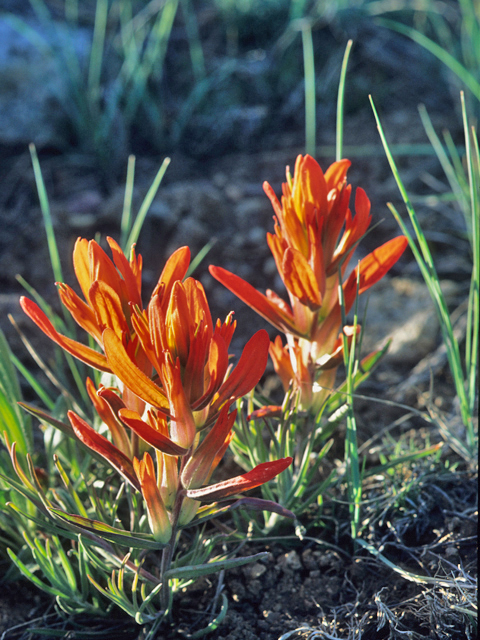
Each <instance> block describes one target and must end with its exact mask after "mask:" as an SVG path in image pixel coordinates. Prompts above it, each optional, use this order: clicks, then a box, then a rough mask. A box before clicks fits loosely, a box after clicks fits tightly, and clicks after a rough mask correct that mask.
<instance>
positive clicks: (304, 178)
mask: <svg viewBox="0 0 480 640" xmlns="http://www.w3.org/2000/svg"><path fill="white" fill-rule="evenodd" d="M350 164H351V163H350V161H349V160H346V159H343V160H340V161H338V162H335V163H333V164H332V165H331V166H330V167H329V168H328V169H327V171H326V172H325V173H324V172H323V171H322V169H321V167H320V165H319V164H318V163H317V162H316V160H314V158H312V157H311V156H309V155H306V156H298V158H297V161H296V163H295V170H294V175H293V176H292V175H291V173H290V170H289V168H288V167H287V182H285V183H284V184H283V195H282V200H281V202H279V200H278V198H277V197H276V195H275V193H274V191H273V189H272V187H271V186H270V185H269V184H268V183H264V190H265V192H266V194H267V196H268V198H269V199H270V201H271V203H272V205H273V209H274V212H275V215H274V233H273V234H272V233H267V242H268V246H269V248H270V250H271V252H272V255H273V257H274V259H275V264H276V267H277V270H278V273H279V275H280V277H281V279H282V282H283V284H284V285H285V289H286V291H287V294H288V299H289V303H290V304H288V303H287V302H285V300H284V299H283V298H281V297H280V296H279V295H278V294H276V293H275V292H274V291H271V290H267V292H266V295H264V294H263V293H261V292H259V291H258V290H256V289H255V288H254V287H253V286H252V285H250V284H249V283H248V282H245V281H244V280H242V278H240V277H239V276H237V275H235V274H233V273H230V272H228V271H226V270H225V269H222V268H221V267H216V266H211V267H210V273H211V274H212V275H213V276H214V277H215V278H216V279H217V280H218V281H219V282H221V283H222V284H223V285H225V286H226V287H227V288H228V289H229V290H230V291H232V292H233V293H234V294H235V295H237V296H238V297H239V298H240V299H241V300H242V301H243V302H245V303H246V304H248V305H249V306H250V307H252V309H254V311H256V312H257V313H258V314H260V315H261V316H262V317H263V318H265V320H267V321H268V322H270V324H272V325H273V326H274V327H275V328H276V329H278V330H279V331H281V332H282V333H283V334H285V337H286V344H283V342H282V338H281V337H280V336H277V337H276V338H275V340H274V341H273V342H271V343H270V347H269V353H270V357H271V359H272V361H273V366H274V368H275V371H276V373H277V374H278V376H279V377H280V380H281V382H282V385H283V388H284V390H285V394H286V395H285V402H284V403H283V407H280V406H269V407H261V408H260V409H258V410H256V411H254V412H252V414H251V415H250V422H249V424H248V425H247V424H246V423H245V422H243V423H242V421H239V425H238V428H237V430H236V436H235V438H234V441H233V443H232V444H233V447H234V450H235V452H236V454H237V460H238V461H239V463H240V464H241V465H242V466H244V467H245V468H252V467H253V466H255V464H258V462H259V461H262V462H264V461H265V460H266V459H269V458H270V457H271V456H272V454H273V453H274V452H277V453H278V452H279V451H282V452H283V453H285V455H291V456H293V458H294V461H295V462H294V465H293V466H292V467H291V468H290V472H288V471H287V473H286V474H284V476H283V478H282V480H281V481H280V482H279V483H278V485H277V491H278V493H276V494H272V493H271V490H269V489H267V492H268V493H269V495H270V497H273V495H275V500H278V502H279V503H280V504H282V505H283V506H285V507H287V508H289V509H292V511H294V512H295V514H296V515H300V513H301V512H302V511H303V510H305V509H306V508H308V507H309V505H311V504H312V502H315V500H316V498H317V497H318V496H319V495H321V493H322V491H323V488H324V485H322V483H318V482H317V483H315V485H314V488H313V491H312V490H311V488H310V485H311V483H312V480H313V479H314V477H315V470H316V468H317V467H318V465H319V464H320V462H321V460H322V458H323V456H324V455H325V454H326V452H327V450H328V447H329V445H328V444H327V445H326V444H325V443H326V441H327V438H328V436H329V435H330V434H331V433H332V429H333V428H334V422H335V421H334V420H331V419H330V422H328V421H326V420H322V415H323V413H324V412H326V414H327V415H330V416H331V415H332V414H334V412H335V411H336V410H338V409H339V408H340V407H341V406H342V405H343V406H346V405H345V402H346V400H345V397H346V391H347V388H346V385H345V384H344V385H343V387H342V386H341V387H340V388H339V389H337V390H336V392H335V393H334V388H335V380H336V374H337V369H338V367H339V365H340V364H341V363H343V362H344V361H345V362H347V360H348V357H349V351H350V350H351V349H352V346H353V347H354V345H355V341H356V339H357V334H358V333H359V332H360V325H359V324H358V323H357V321H356V319H355V322H354V324H353V325H348V324H346V315H347V314H348V313H349V312H350V310H351V309H352V307H353V306H354V303H355V301H356V299H357V298H358V296H359V295H361V294H362V293H364V292H365V291H367V290H368V289H369V288H370V287H371V286H372V285H374V284H375V283H376V282H378V281H379V280H380V279H381V278H382V277H383V276H384V275H385V274H386V273H387V272H388V271H389V269H390V268H391V267H392V266H393V265H394V264H395V263H396V262H397V260H398V259H399V258H400V256H401V255H402V253H403V252H404V250H405V248H406V246H407V239H406V238H405V236H403V235H401V236H398V237H397V238H394V239H393V240H390V241H388V242H386V243H385V244H383V245H382V246H380V247H378V248H377V249H375V250H374V251H373V252H372V253H370V254H368V255H367V256H366V257H365V258H363V259H362V260H361V261H360V262H359V263H358V265H357V266H356V267H355V268H354V269H351V270H350V273H348V272H347V269H348V266H349V262H350V260H351V258H352V256H353V254H354V251H355V249H356V247H357V245H358V244H359V242H360V241H361V239H362V238H363V237H364V236H365V234H366V233H367V232H368V229H369V225H370V222H371V215H370V201H369V199H368V197H367V195H366V193H365V191H364V190H363V189H361V188H358V189H357V191H356V195H355V214H353V213H352V211H351V209H350V197H351V190H352V188H351V185H349V184H348V183H347V177H346V176H347V171H348V168H349V167H350ZM352 343H353V345H352ZM353 351H354V348H353ZM381 355H382V352H381V351H379V352H376V353H372V354H370V355H369V356H367V357H366V358H364V360H363V361H362V362H361V363H360V366H357V368H356V371H355V372H352V373H353V379H354V386H356V385H357V384H358V383H359V382H361V381H362V380H363V379H364V378H365V376H366V375H368V372H369V371H370V370H371V368H372V367H373V365H374V364H375V363H376V362H377V361H378V359H379V358H380V357H381ZM278 417H280V421H279V423H278V425H279V426H278V428H277V429H275V427H273V426H272V424H271V422H272V421H273V420H276V419H278ZM258 419H261V420H265V421H267V422H269V423H270V424H269V425H268V427H269V433H270V434H271V441H270V446H269V447H266V446H264V445H263V441H262V442H261V441H260V439H259V438H256V437H255V436H253V435H252V434H254V433H255V432H256V431H257V430H258V427H255V424H254V421H255V420H258ZM285 425H288V428H286V427H285ZM319 449H321V451H320V453H318V450H319ZM312 456H314V457H316V463H314V464H313V465H312ZM275 522H276V517H275V516H274V517H273V518H272V519H271V520H270V524H269V525H267V527H266V529H267V531H268V530H270V528H271V526H273V524H274V523H275Z"/></svg>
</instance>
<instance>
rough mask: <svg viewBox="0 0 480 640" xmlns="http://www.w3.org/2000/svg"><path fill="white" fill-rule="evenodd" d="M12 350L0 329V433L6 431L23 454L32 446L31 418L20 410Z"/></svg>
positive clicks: (19, 394) (18, 387)
mask: <svg viewBox="0 0 480 640" xmlns="http://www.w3.org/2000/svg"><path fill="white" fill-rule="evenodd" d="M12 357H13V356H12V352H11V351H10V347H9V346H8V343H7V341H6V339H5V336H4V335H3V332H2V331H0V435H1V434H3V432H6V433H7V437H8V439H9V441H10V442H16V443H17V449H18V451H19V452H20V453H22V454H23V455H25V454H26V453H27V452H28V451H31V449H32V447H33V433H32V425H31V420H30V418H29V417H28V418H27V416H26V415H25V414H24V413H23V412H22V411H21V410H20V408H19V406H18V402H20V401H21V400H22V394H21V391H20V385H19V384H18V378H17V375H16V372H15V369H14V366H13V363H12Z"/></svg>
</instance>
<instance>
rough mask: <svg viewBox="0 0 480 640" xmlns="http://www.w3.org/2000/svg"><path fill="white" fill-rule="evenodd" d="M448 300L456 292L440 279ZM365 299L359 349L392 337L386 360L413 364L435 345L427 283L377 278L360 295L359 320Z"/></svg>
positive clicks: (434, 321)
mask: <svg viewBox="0 0 480 640" xmlns="http://www.w3.org/2000/svg"><path fill="white" fill-rule="evenodd" d="M442 290H443V291H444V294H445V295H446V297H447V303H448V301H452V299H454V298H455V297H456V295H457V293H458V286H457V285H456V284H455V283H454V282H451V281H445V282H443V283H442ZM367 301H368V308H367V320H366V323H365V326H364V329H365V333H364V336H363V342H362V353H363V354H367V353H369V352H370V351H373V350H374V349H379V348H381V347H382V346H383V345H384V344H385V341H386V340H387V339H388V338H391V339H392V344H391V346H390V349H389V351H388V353H387V355H386V356H385V357H386V359H387V360H388V361H390V362H398V363H401V364H404V365H414V364H416V363H417V362H419V360H421V359H422V358H423V357H425V356H426V355H427V354H428V353H430V352H431V351H433V349H435V347H436V346H437V340H438V333H439V322H438V318H437V314H436V311H435V307H434V304H433V302H432V300H431V298H430V294H429V292H428V289H427V286H426V285H425V284H424V283H423V282H419V281H417V280H411V279H409V278H389V277H388V276H387V277H385V278H383V279H382V280H381V281H380V282H378V283H377V284H376V285H375V286H374V287H373V288H372V290H371V292H369V293H366V294H364V295H363V296H361V298H360V304H359V308H360V311H359V321H360V322H362V319H363V313H364V309H365V305H366V304H367Z"/></svg>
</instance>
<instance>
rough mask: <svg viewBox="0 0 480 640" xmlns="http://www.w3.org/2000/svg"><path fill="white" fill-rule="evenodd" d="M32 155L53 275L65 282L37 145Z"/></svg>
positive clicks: (31, 150) (32, 148)
mask: <svg viewBox="0 0 480 640" xmlns="http://www.w3.org/2000/svg"><path fill="white" fill-rule="evenodd" d="M28 148H29V150H30V156H31V158H32V165H33V173H34V175H35V183H36V185H37V191H38V199H39V200H40V208H41V210H42V216H43V224H44V227H45V232H46V234H47V243H48V251H49V254H50V262H51V264H52V269H53V275H54V277H55V280H56V282H63V274H62V266H61V263H60V255H59V253H58V247H57V241H56V239H55V232H54V230H53V223H52V216H51V213H50V205H49V203H48V196H47V190H46V189H45V183H44V181H43V176H42V170H41V169H40V163H39V161H38V155H37V150H36V148H35V145H34V144H33V143H31V144H30V145H29V147H28Z"/></svg>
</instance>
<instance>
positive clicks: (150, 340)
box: [21, 238, 292, 544]
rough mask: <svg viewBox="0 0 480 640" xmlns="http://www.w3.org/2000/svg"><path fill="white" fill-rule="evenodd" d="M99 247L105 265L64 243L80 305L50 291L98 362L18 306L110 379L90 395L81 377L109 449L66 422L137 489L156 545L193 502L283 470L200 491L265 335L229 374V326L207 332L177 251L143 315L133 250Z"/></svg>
mask: <svg viewBox="0 0 480 640" xmlns="http://www.w3.org/2000/svg"><path fill="white" fill-rule="evenodd" d="M108 243H109V245H110V248H111V250H112V255H113V261H112V260H110V258H108V256H107V255H106V253H105V252H104V251H103V249H101V248H100V246H99V245H98V244H97V243H96V242H95V241H90V242H87V241H86V240H84V239H79V240H78V241H77V243H76V245H75V249H74V254H73V259H74V267H75V273H76V275H77V279H78V282H79V285H80V288H81V290H82V292H83V295H84V298H85V301H84V300H82V299H81V298H80V296H78V295H77V294H76V293H75V292H74V291H73V289H71V288H70V287H69V286H68V285H65V284H59V285H58V286H59V294H60V298H61V300H62V302H63V304H64V305H65V306H66V308H67V309H68V310H69V311H70V313H71V315H72V317H73V318H74V319H75V321H76V322H77V323H78V324H79V325H80V326H81V327H82V328H83V329H84V330H85V331H87V332H88V333H89V334H90V335H91V336H92V337H93V338H94V339H95V340H96V342H97V343H98V345H99V346H100V348H101V349H102V351H103V353H99V352H97V351H95V350H94V349H92V348H90V347H86V346H85V345H83V344H82V343H80V342H77V341H75V340H72V339H71V338H69V337H68V336H64V335H62V334H60V333H59V332H58V331H57V330H56V329H55V327H54V326H53V324H52V322H51V321H50V320H49V319H48V317H47V316H46V314H45V313H44V312H43V311H42V310H41V309H40V307H38V305H36V304H35V303H33V302H32V301H30V300H28V299H27V298H22V300H21V305H22V308H23V309H24V311H25V312H26V313H27V315H29V316H30V318H31V319H32V320H33V321H34V322H35V323H36V324H37V325H38V326H39V327H40V328H41V329H42V331H44V333H46V334H47V335H48V337H49V338H51V339H52V340H54V341H55V342H56V343H57V344H58V345H60V346H61V347H62V348H63V349H65V350H66V351H67V352H69V353H71V354H72V355H74V356H76V357H77V358H79V359H80V360H82V361H83V362H85V363H87V364H89V365H90V366H93V367H96V368H97V369H100V370H101V371H104V372H110V373H113V374H114V375H115V376H116V378H117V380H118V385H117V387H113V388H111V387H110V388H106V387H104V386H103V385H101V386H100V387H99V388H98V389H96V388H95V386H94V384H93V382H92V381H91V380H90V379H88V380H87V391H88V394H89V397H90V399H91V401H92V403H93V405H94V407H95V410H96V412H97V414H98V416H99V417H100V419H101V421H102V422H104V423H105V424H106V425H107V427H108V429H109V432H110V435H111V438H112V440H113V442H111V441H110V440H109V439H108V438H106V437H105V436H103V435H101V434H99V433H98V432H97V431H96V430H95V429H93V428H92V427H91V426H90V425H89V424H88V423H87V422H86V421H85V420H83V419H82V418H81V417H79V416H78V415H77V414H76V413H74V412H73V411H70V412H69V413H68V418H69V420H70V423H71V425H72V429H73V432H74V433H75V435H76V436H77V438H78V439H79V440H80V441H81V442H82V443H83V444H84V445H86V446H87V447H89V448H90V449H92V450H93V451H95V452H96V453H97V454H99V455H100V456H102V457H103V458H104V459H105V460H106V461H108V463H109V464H110V465H111V466H112V467H113V468H115V469H116V471H118V472H119V473H120V474H121V475H122V476H123V478H124V479H125V481H126V482H128V483H129V484H130V485H131V486H132V487H133V488H134V489H136V490H139V491H141V492H142V494H143V496H144V499H145V504H146V509H147V513H148V518H149V522H150V526H151V529H152V532H153V534H154V537H155V539H156V540H157V541H158V542H159V543H160V544H167V543H168V542H169V540H170V537H171V536H174V535H175V531H176V527H177V526H178V525H184V524H186V523H188V522H189V521H190V520H191V519H192V518H193V517H194V516H195V514H196V512H197V510H198V507H199V505H200V502H201V501H202V500H203V501H205V500H208V501H217V500H222V499H226V498H229V497H230V496H232V495H234V494H237V493H242V492H244V491H247V490H248V489H251V488H254V487H257V486H259V485H260V484H263V483H264V482H267V481H268V480H270V479H272V478H274V477H275V476H276V475H278V474H279V473H280V472H281V471H283V470H284V469H285V468H286V467H287V466H288V465H289V464H290V463H291V461H292V459H291V458H285V459H281V460H273V461H271V462H268V463H266V464H264V465H259V466H258V467H256V468H254V469H253V470H252V471H250V472H249V473H248V474H245V475H243V476H238V477H237V478H233V479H231V480H229V481H227V482H223V483H219V484H216V485H212V486H208V487H204V486H203V485H204V484H205V483H207V482H208V481H209V480H210V477H211V475H212V473H213V471H214V470H215V468H216V467H217V465H218V463H219V462H220V460H221V458H222V456H223V454H224V453H225V451H226V449H227V447H228V445H229V443H230V441H231V438H232V428H233V423H234V421H235V417H236V411H233V412H230V408H231V405H232V403H233V402H234V401H235V400H237V399H238V398H241V397H242V396H243V395H245V394H246V393H248V392H249V391H251V389H253V387H255V385H256V384H257V383H258V382H259V380H260V378H261V376H262V375H263V373H264V370H265V367H266V364H267V359H268V350H269V342H270V341H269V337H268V334H267V332H266V331H264V330H261V331H258V332H257V333H255V334H254V335H253V336H252V338H251V339H250V340H249V341H248V342H247V344H246V346H245V348H244V350H243V353H242V354H241V356H240V359H239V361H238V363H237V365H236V367H234V368H232V367H230V366H229V354H228V349H229V346H230V342H231V339H232V336H233V333H234V331H235V326H236V322H235V321H234V320H233V316H232V314H229V315H227V317H226V320H225V321H224V322H223V323H222V322H220V321H219V320H217V322H216V323H215V324H214V323H213V322H212V317H211V313H210V309H209V306H208V302H207V298H206V295H205V291H204V290H203V287H202V285H201V284H200V282H198V281H197V280H195V279H193V278H187V279H186V280H184V278H185V276H186V273H187V270H188V267H189V262H190V251H189V249H188V247H182V248H180V249H178V250H177V251H176V252H175V253H174V254H173V255H172V256H171V257H170V258H169V260H168V261H167V263H166V265H165V268H164V269H163V272H162V274H161V276H160V279H159V281H158V284H157V286H156V287H155V289H154V291H153V294H152V296H151V299H150V301H149V304H148V305H147V307H146V308H145V309H144V308H143V306H142V299H141V270H142V260H141V256H138V258H137V257H136V255H135V252H134V250H133V248H132V252H131V258H130V260H129V261H128V260H127V259H126V258H125V257H124V255H123V253H122V252H121V250H120V247H119V246H118V245H117V243H116V242H115V241H113V240H112V239H110V238H109V239H108ZM150 452H151V453H153V454H154V456H155V462H154V460H153V458H152V455H151V453H150ZM266 504H267V503H266ZM265 508H266V509H268V506H266V507H265Z"/></svg>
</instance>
